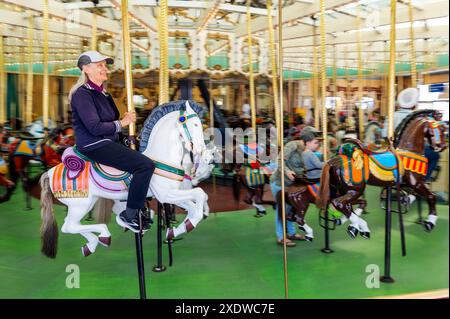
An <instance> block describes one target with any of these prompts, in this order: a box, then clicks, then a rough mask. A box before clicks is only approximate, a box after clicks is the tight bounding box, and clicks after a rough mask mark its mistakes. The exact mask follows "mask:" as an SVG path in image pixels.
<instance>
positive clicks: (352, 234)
mask: <svg viewBox="0 0 450 319" xmlns="http://www.w3.org/2000/svg"><path fill="white" fill-rule="evenodd" d="M347 233H348V234H349V235H350V237H351V238H352V239H354V238H356V236H358V229H356V227H353V226H348V228H347Z"/></svg>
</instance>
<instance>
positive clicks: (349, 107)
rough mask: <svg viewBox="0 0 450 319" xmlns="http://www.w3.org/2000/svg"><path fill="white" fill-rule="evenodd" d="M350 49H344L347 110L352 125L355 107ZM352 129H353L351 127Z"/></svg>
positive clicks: (348, 121)
mask: <svg viewBox="0 0 450 319" xmlns="http://www.w3.org/2000/svg"><path fill="white" fill-rule="evenodd" d="M347 57H348V47H347V46H345V48H344V59H345V75H346V80H347V86H346V89H345V100H346V101H345V108H346V111H347V114H346V115H347V120H346V121H347V124H349V123H350V118H351V117H352V116H353V105H352V104H351V101H350V100H351V99H352V98H353V94H352V86H351V85H350V67H349V65H348V59H347ZM350 128H351V127H350Z"/></svg>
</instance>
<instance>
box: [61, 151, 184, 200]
mask: <svg viewBox="0 0 450 319" xmlns="http://www.w3.org/2000/svg"><path fill="white" fill-rule="evenodd" d="M153 161H154V163H155V171H154V173H155V174H157V175H160V176H164V177H167V178H170V179H173V180H177V181H182V180H183V178H184V175H185V174H184V169H182V168H181V167H174V166H173V165H168V164H165V163H163V162H161V161H155V160H153ZM132 178H133V175H132V174H130V173H127V172H124V171H121V170H118V169H116V168H113V167H110V166H106V165H102V164H99V163H97V162H94V161H92V160H91V159H89V158H87V157H86V156H84V155H83V154H81V153H80V152H79V151H78V150H77V148H76V147H69V148H67V149H66V150H65V151H64V153H63V155H62V163H60V164H58V165H57V166H56V167H55V171H54V173H53V182H52V190H53V194H54V195H55V197H57V198H72V197H87V196H88V195H89V181H92V183H93V184H95V186H96V187H98V188H99V189H101V190H103V191H105V192H108V193H120V192H126V191H127V190H128V187H129V186H130V183H131V179H132Z"/></svg>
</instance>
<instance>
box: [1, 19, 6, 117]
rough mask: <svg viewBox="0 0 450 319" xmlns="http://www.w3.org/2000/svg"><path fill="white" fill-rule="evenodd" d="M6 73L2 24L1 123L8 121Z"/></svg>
mask: <svg viewBox="0 0 450 319" xmlns="http://www.w3.org/2000/svg"><path fill="white" fill-rule="evenodd" d="M5 92H6V73H5V60H4V56H3V26H0V123H2V124H3V123H5V122H6V94H5Z"/></svg>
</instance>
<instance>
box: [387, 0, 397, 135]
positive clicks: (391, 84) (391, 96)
mask: <svg viewBox="0 0 450 319" xmlns="http://www.w3.org/2000/svg"><path fill="white" fill-rule="evenodd" d="M396 9H397V1H396V0H391V33H390V45H391V47H390V52H389V73H388V138H389V139H393V138H394V107H395V105H394V102H395V38H396V34H395V23H396Z"/></svg>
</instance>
